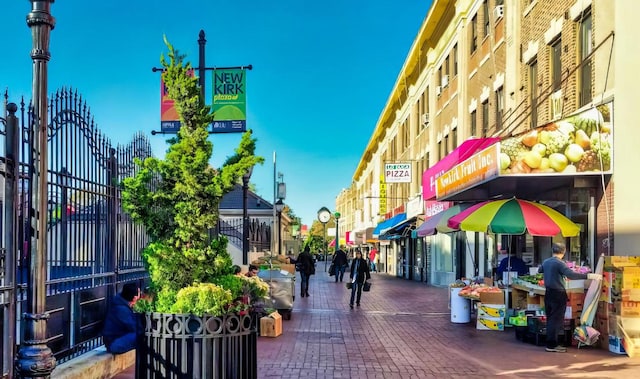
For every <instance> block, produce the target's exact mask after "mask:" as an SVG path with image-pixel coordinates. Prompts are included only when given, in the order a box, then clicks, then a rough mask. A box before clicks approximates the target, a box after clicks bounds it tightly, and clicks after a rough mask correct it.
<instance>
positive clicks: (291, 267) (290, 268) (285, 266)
mask: <svg viewBox="0 0 640 379" xmlns="http://www.w3.org/2000/svg"><path fill="white" fill-rule="evenodd" d="M280 270H285V271H287V272H289V273H290V274H293V275H295V274H296V265H294V264H290V263H285V264H281V265H280Z"/></svg>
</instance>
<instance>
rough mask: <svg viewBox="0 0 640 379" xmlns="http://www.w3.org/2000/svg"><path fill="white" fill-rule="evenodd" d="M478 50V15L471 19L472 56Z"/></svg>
mask: <svg viewBox="0 0 640 379" xmlns="http://www.w3.org/2000/svg"><path fill="white" fill-rule="evenodd" d="M477 48H478V14H475V15H473V18H472V19H471V54H473V53H475V52H476V49H477Z"/></svg>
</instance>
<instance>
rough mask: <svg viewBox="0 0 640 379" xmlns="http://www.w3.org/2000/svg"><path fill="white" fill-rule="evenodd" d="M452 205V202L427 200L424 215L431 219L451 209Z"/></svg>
mask: <svg viewBox="0 0 640 379" xmlns="http://www.w3.org/2000/svg"><path fill="white" fill-rule="evenodd" d="M452 205H453V203H452V202H451V201H436V200H427V201H425V202H424V215H425V216H427V219H429V217H433V216H434V215H436V214H438V213H440V212H444V211H445V210H447V209H449V208H451V206H452Z"/></svg>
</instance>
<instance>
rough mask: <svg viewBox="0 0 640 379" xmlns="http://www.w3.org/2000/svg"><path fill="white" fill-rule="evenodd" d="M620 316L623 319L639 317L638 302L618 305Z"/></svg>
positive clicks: (639, 303)
mask: <svg viewBox="0 0 640 379" xmlns="http://www.w3.org/2000/svg"><path fill="white" fill-rule="evenodd" d="M620 316H621V317H625V318H637V317H640V302H638V301H623V302H621V303H620Z"/></svg>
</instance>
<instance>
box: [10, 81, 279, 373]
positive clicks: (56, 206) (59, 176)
mask: <svg viewBox="0 0 640 379" xmlns="http://www.w3.org/2000/svg"><path fill="white" fill-rule="evenodd" d="M8 98H9V96H8V94H7V93H6V92H5V94H4V107H3V110H4V112H3V113H0V236H1V240H0V325H2V326H1V329H2V333H1V334H0V357H1V358H0V378H7V377H13V361H14V357H15V353H16V351H18V349H19V347H18V346H19V344H20V342H21V341H20V338H22V337H21V336H22V333H20V332H19V331H20V330H21V329H20V328H21V325H22V324H23V320H22V313H23V312H24V310H25V309H26V299H27V293H28V288H29V287H28V283H29V267H30V262H29V251H30V247H29V244H30V240H31V234H32V229H31V226H30V221H29V210H30V209H31V208H32V207H31V203H30V202H31V186H30V183H29V178H30V174H29V167H30V160H29V157H30V156H31V149H32V146H33V140H32V131H31V130H32V126H33V125H32V123H33V119H32V107H31V106H30V105H28V104H25V102H24V100H22V101H21V102H20V104H18V105H17V107H15V106H14V105H10V104H9V103H8ZM8 107H13V108H11V112H8ZM14 113H15V117H13V118H11V117H9V116H10V114H14ZM48 113H49V120H48V129H49V133H48V137H49V140H48V144H49V146H48V151H49V157H48V162H49V166H48V188H47V193H48V201H47V205H48V209H47V215H46V217H47V252H46V255H47V266H46V272H47V277H46V296H47V298H46V309H47V311H48V312H49V313H50V318H49V320H48V322H47V338H48V345H49V347H50V348H51V349H52V351H53V353H54V355H55V357H56V359H57V360H58V362H64V361H66V360H69V359H71V358H73V357H76V356H78V355H81V354H83V353H84V352H87V351H89V350H92V349H94V348H96V347H98V346H100V345H102V339H101V337H100V332H101V330H102V323H103V319H104V314H105V313H106V311H107V305H108V302H109V299H110V298H111V297H112V296H114V295H115V293H116V290H117V289H119V288H120V287H121V286H120V285H121V284H122V283H126V282H137V283H138V284H139V285H140V286H141V287H142V286H145V285H146V282H147V281H148V274H147V272H146V270H145V268H144V264H143V261H142V255H141V252H142V250H143V248H144V247H145V246H146V245H147V243H148V237H147V234H146V232H145V230H144V228H143V227H142V226H140V225H135V224H134V223H133V222H132V221H131V219H130V218H129V217H128V215H126V214H125V213H123V211H122V207H121V194H120V189H119V186H118V183H120V182H121V181H122V179H124V178H126V177H129V176H132V175H134V174H135V172H136V170H137V166H136V165H135V163H134V162H135V159H136V158H139V159H145V158H146V157H149V156H151V147H150V143H149V141H148V139H147V137H145V136H144V135H142V134H136V135H134V137H133V139H132V141H131V142H130V143H129V144H126V145H118V146H114V145H112V143H111V141H110V140H109V138H108V137H107V136H105V135H104V134H103V133H102V132H101V131H100V130H99V129H98V128H97V125H96V123H95V122H94V119H93V116H92V115H91V113H90V111H89V109H88V106H87V104H86V102H85V101H84V100H83V99H82V97H81V96H80V95H79V94H78V92H77V91H72V90H71V89H62V90H59V91H57V92H56V93H55V94H54V95H52V96H51V97H50V101H49V112H48ZM11 120H13V123H14V124H15V128H7V127H6V125H7V122H8V121H11ZM12 125H13V124H12ZM9 129H11V130H16V133H17V134H18V135H17V136H15V138H13V137H11V135H10V133H8V130H9ZM13 151H15V156H14V155H12V154H13V153H12V152H13ZM14 165H15V166H14ZM13 167H16V170H13V169H12V168H13ZM13 172H16V177H15V178H14V177H13V174H12V173H13ZM5 187H6V188H7V189H8V190H6V189H5ZM13 189H15V190H13ZM6 220H15V222H8V221H6ZM241 221H242V220H241V219H240V224H238V223H237V222H235V221H233V222H231V223H228V224H226V225H222V224H221V225H218V227H217V230H219V232H220V233H222V234H225V235H227V236H228V238H229V239H230V242H231V243H234V244H236V245H237V246H241V242H242V225H241ZM250 230H251V237H250V241H251V242H250V244H251V246H252V249H253V248H254V247H255V248H256V249H259V250H268V249H269V246H270V244H271V240H270V235H271V231H270V229H269V226H268V225H267V224H266V223H264V222H262V223H261V222H259V221H257V220H252V223H251V226H250Z"/></svg>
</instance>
